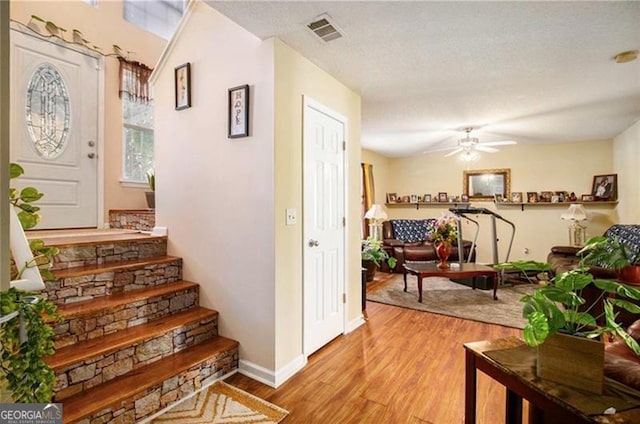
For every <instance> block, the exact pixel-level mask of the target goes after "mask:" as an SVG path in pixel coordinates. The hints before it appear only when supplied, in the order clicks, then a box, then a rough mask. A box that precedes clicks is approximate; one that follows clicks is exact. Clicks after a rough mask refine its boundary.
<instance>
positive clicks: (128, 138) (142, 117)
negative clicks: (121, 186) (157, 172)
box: [122, 95, 153, 183]
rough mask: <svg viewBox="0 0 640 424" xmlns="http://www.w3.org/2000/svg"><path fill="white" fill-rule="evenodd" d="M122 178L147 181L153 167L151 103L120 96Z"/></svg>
mask: <svg viewBox="0 0 640 424" xmlns="http://www.w3.org/2000/svg"><path fill="white" fill-rule="evenodd" d="M122 122H123V139H124V176H123V177H124V180H125V181H127V182H141V183H146V182H147V171H148V170H150V169H153V103H151V102H136V101H135V100H132V99H130V98H129V96H128V95H124V96H122Z"/></svg>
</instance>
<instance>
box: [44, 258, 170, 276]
mask: <svg viewBox="0 0 640 424" xmlns="http://www.w3.org/2000/svg"><path fill="white" fill-rule="evenodd" d="M178 259H180V258H178V257H177V256H156V257H152V258H143V259H135V260H126V261H117V262H107V263H104V264H99V265H86V266H78V267H73V268H65V269H59V270H54V271H53V273H54V274H55V276H56V277H57V278H69V277H79V276H81V275H90V274H100V273H103V272H112V271H119V270H122V269H136V268H143V267H145V266H147V265H157V264H164V263H169V262H173V261H176V260H178Z"/></svg>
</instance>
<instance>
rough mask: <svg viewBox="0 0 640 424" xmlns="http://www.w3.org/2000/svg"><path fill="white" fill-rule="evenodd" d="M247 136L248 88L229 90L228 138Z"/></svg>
mask: <svg viewBox="0 0 640 424" xmlns="http://www.w3.org/2000/svg"><path fill="white" fill-rule="evenodd" d="M247 136H249V86H248V85H240V86H238V87H233V88H230V89H229V138H239V137H247Z"/></svg>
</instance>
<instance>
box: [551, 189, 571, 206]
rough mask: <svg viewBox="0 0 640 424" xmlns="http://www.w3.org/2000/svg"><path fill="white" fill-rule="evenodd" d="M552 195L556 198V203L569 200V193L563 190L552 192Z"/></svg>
mask: <svg viewBox="0 0 640 424" xmlns="http://www.w3.org/2000/svg"><path fill="white" fill-rule="evenodd" d="M553 193H554V194H555V195H556V196H558V202H560V203H564V202H566V201H567V199H568V198H569V193H568V192H566V191H563V190H559V191H554V192H553Z"/></svg>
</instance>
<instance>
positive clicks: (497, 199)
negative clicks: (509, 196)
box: [493, 193, 504, 203]
mask: <svg viewBox="0 0 640 424" xmlns="http://www.w3.org/2000/svg"><path fill="white" fill-rule="evenodd" d="M493 201H494V202H496V203H502V202H504V197H502V194H499V193H495V194H494V195H493Z"/></svg>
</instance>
